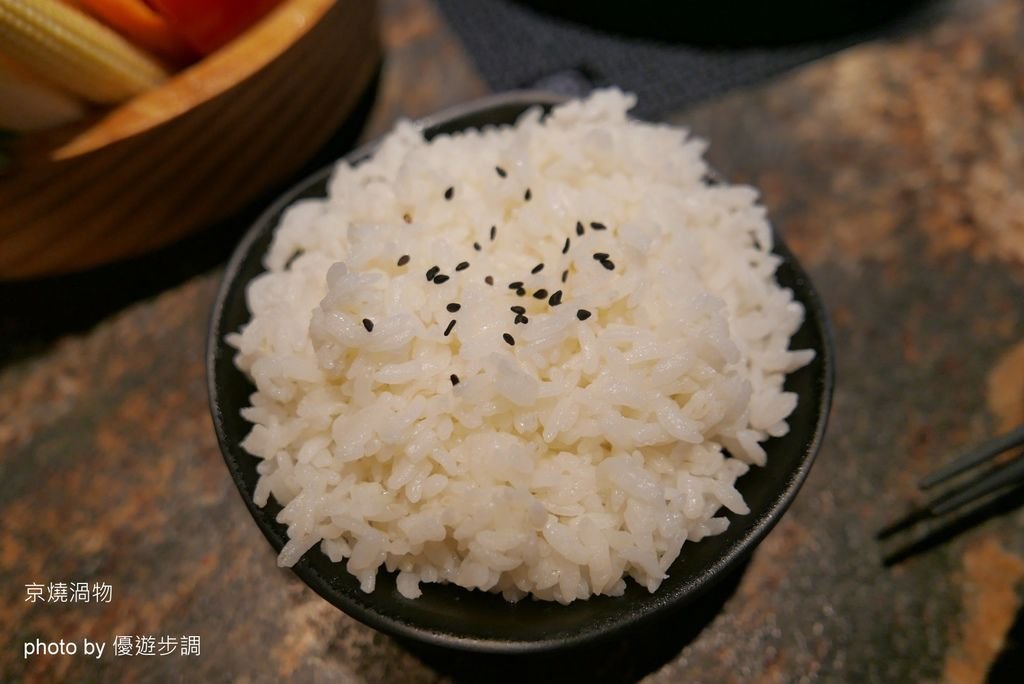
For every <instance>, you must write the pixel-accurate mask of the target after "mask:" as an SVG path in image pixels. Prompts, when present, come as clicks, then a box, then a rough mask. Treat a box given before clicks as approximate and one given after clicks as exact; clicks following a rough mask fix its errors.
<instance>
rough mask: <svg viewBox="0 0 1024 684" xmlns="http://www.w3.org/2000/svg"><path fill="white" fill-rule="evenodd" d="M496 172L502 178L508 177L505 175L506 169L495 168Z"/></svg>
mask: <svg viewBox="0 0 1024 684" xmlns="http://www.w3.org/2000/svg"><path fill="white" fill-rule="evenodd" d="M494 170H495V171H497V172H498V175H499V176H501V177H502V178H504V177H505V176H507V175H508V174H507V173H505V169H503V168H501V167H500V166H495V167H494Z"/></svg>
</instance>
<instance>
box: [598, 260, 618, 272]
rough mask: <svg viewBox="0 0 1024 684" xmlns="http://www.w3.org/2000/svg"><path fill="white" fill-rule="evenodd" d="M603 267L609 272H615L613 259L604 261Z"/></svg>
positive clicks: (602, 261)
mask: <svg viewBox="0 0 1024 684" xmlns="http://www.w3.org/2000/svg"><path fill="white" fill-rule="evenodd" d="M601 265H602V266H604V267H605V268H607V269H608V270H609V271H614V270H615V262H614V261H612V260H611V259H602V260H601Z"/></svg>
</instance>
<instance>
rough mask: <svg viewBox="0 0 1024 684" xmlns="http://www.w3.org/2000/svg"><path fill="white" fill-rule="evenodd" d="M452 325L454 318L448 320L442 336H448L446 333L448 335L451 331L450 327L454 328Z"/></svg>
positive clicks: (453, 324)
mask: <svg viewBox="0 0 1024 684" xmlns="http://www.w3.org/2000/svg"><path fill="white" fill-rule="evenodd" d="M454 327H455V319H454V318H453V319H452V320H450V321H448V327H447V328H445V329H444V336H445V337H448V335H450V334H451V332H452V328H454Z"/></svg>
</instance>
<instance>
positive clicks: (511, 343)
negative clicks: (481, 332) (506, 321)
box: [501, 333, 516, 347]
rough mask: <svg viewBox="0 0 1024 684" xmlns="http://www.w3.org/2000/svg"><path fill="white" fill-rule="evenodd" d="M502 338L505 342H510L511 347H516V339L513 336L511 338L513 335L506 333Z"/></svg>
mask: <svg viewBox="0 0 1024 684" xmlns="http://www.w3.org/2000/svg"><path fill="white" fill-rule="evenodd" d="M501 337H502V339H504V340H505V341H506V342H508V343H509V344H510V345H511V346H513V347H514V346H515V345H516V338H514V337H512V336H511V335H509V334H508V333H505V334H503V335H502V336H501Z"/></svg>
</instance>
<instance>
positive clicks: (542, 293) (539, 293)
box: [533, 287, 548, 299]
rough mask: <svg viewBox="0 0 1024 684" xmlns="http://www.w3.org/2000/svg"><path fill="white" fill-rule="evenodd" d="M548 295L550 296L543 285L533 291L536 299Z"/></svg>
mask: <svg viewBox="0 0 1024 684" xmlns="http://www.w3.org/2000/svg"><path fill="white" fill-rule="evenodd" d="M547 296H548V291H547V290H545V289H544V288H543V287H542V288H540V289H539V290H537V291H536V292H534V293H533V298H534V299H544V298H545V297H547Z"/></svg>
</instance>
